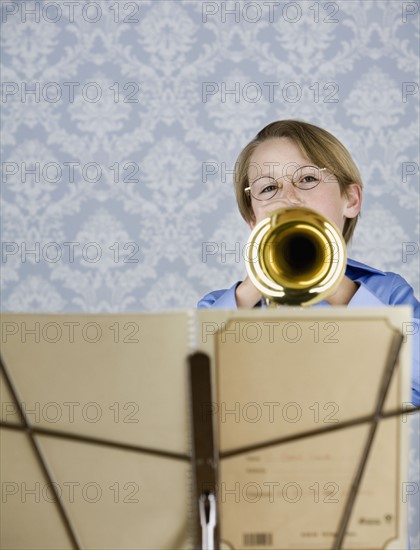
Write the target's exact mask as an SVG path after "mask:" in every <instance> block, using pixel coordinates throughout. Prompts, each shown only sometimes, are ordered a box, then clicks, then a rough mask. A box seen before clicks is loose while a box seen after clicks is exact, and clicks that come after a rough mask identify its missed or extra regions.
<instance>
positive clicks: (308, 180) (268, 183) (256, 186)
mask: <svg viewBox="0 0 420 550" xmlns="http://www.w3.org/2000/svg"><path fill="white" fill-rule="evenodd" d="M324 170H326V168H318V166H309V165H308V166H300V167H299V168H298V169H297V170H295V171H294V172H293V174H292V177H291V178H290V181H291V183H292V185H293V186H294V187H297V188H298V189H302V190H303V191H308V190H309V189H313V188H314V187H316V186H317V185H319V183H320V182H321V180H322V172H323V171H324ZM282 187H283V184H282V183H279V182H278V180H276V179H274V178H272V177H271V176H262V177H260V178H258V179H257V180H255V181H254V182H253V183H252V184H251V185H250V186H249V187H245V189H244V191H245V195H246V196H247V197H250V196H252V197H253V198H254V199H255V200H257V201H268V200H270V199H272V198H273V197H274V196H275V195H276V194H277V191H278V190H279V189H280V188H282Z"/></svg>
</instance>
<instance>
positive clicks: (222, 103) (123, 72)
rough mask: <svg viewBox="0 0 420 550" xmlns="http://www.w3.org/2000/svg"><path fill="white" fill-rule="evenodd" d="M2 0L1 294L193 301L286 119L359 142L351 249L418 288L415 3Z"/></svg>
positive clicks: (240, 241)
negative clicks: (262, 148)
mask: <svg viewBox="0 0 420 550" xmlns="http://www.w3.org/2000/svg"><path fill="white" fill-rule="evenodd" d="M1 9H2V12H1V17H2V60H1V69H2V79H3V83H2V110H3V134H2V138H3V139H2V189H3V192H2V196H3V199H2V231H3V245H2V283H1V284H2V297H3V305H2V307H3V310H7V311H26V312H121V311H160V310H169V309H184V308H189V307H194V306H195V304H196V302H197V300H198V299H199V298H200V297H201V296H202V295H203V294H204V293H206V292H208V291H210V290H212V289H215V288H226V287H227V286H230V285H231V284H232V283H233V282H234V281H236V280H237V279H239V278H242V277H243V275H244V272H245V270H244V264H243V257H242V252H243V246H244V244H245V242H246V239H247V236H248V228H247V226H246V224H245V223H244V222H243V220H242V219H241V218H240V216H239V214H238V213H237V210H236V205H235V201H234V196H233V189H232V169H233V166H234V163H235V160H236V158H237V155H238V154H239V152H240V150H241V149H242V148H243V147H244V146H245V144H246V143H247V142H248V141H249V140H250V139H251V138H252V137H253V136H254V135H255V134H256V133H257V131H259V130H260V129H261V128H262V127H263V126H265V125H266V124H267V123H269V122H271V121H273V120H276V119H283V118H299V119H302V120H306V121H308V122H311V123H314V124H317V125H320V126H322V127H324V128H325V129H327V130H329V131H330V132H332V133H333V134H335V135H336V136H337V137H338V138H339V139H340V140H342V141H343V143H344V144H345V145H346V146H347V147H348V149H349V150H350V152H351V153H352V155H353V156H354V158H355V160H356V162H357V164H358V166H359V168H360V170H361V173H362V177H363V181H364V185H365V192H364V204H363V209H362V217H361V220H360V222H359V226H358V228H357V230H356V233H355V237H354V240H353V244H352V247H351V252H350V255H351V257H353V258H354V259H357V260H360V261H363V262H366V263H368V264H371V265H373V266H375V267H377V268H380V269H383V270H389V271H396V272H398V273H400V274H401V275H402V276H404V277H405V278H406V279H407V280H408V281H409V282H410V283H411V284H412V285H413V286H414V288H415V291H416V294H417V295H418V294H419V242H418V241H419V237H418V235H419V212H420V205H419V187H418V184H419V57H418V53H419V50H418V47H419V3H418V1H400V0H388V1H387V0H372V1H370V0H367V1H362V0H346V1H344V0H343V1H341V0H340V1H335V2H318V1H313V0H308V1H305V0H302V1H296V2H284V1H261V0H258V1H250V2H247V1H241V2H239V1H227V2H222V1H209V2H207V1H196V0H180V1H178V0H175V1H167V0H159V1H151V0H141V1H135V2H134V1H125V0H120V1H118V2H117V1H113V0H109V1H92V2H86V1H85V0H80V1H77V2H76V1H68V2H66V1H60V2H50V1H47V0H45V1H43V2H33V1H3V2H2V3H1ZM416 465H418V449H417V450H415V452H414V455H413V456H412V461H411V469H412V476H411V479H415V480H416V482H417V487H418V483H419V474H418V470H416ZM410 514H411V516H410V525H411V529H412V548H419V547H420V537H419V533H418V530H416V529H415V524H416V515H418V503H417V510H416V509H415V507H412V508H411V512H410Z"/></svg>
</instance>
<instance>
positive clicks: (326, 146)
mask: <svg viewBox="0 0 420 550" xmlns="http://www.w3.org/2000/svg"><path fill="white" fill-rule="evenodd" d="M281 137H286V138H289V139H291V140H292V141H293V142H294V143H295V144H296V145H297V147H299V149H300V151H301V152H302V154H303V155H304V156H305V157H306V158H307V159H308V160H309V161H310V162H312V163H314V164H316V165H317V166H320V167H323V168H324V167H325V168H327V169H328V170H329V171H330V172H332V173H333V174H334V176H335V177H336V178H337V180H338V183H339V186H340V192H341V195H342V196H343V195H344V196H347V188H348V187H349V186H350V185H351V184H353V183H357V184H358V185H360V187H361V188H363V183H362V179H361V176H360V172H359V170H358V168H357V166H356V164H355V162H354V161H353V159H352V157H351V155H350V153H349V152H348V151H347V149H346V148H345V147H344V145H343V144H342V143H341V142H340V141H339V140H338V139H337V138H336V137H334V136H333V135H332V134H330V133H329V132H327V131H326V130H323V129H322V128H319V127H318V126H314V125H313V124H309V123H308V122H302V121H300V120H279V121H276V122H272V123H271V124H268V126H266V127H265V128H263V129H262V130H261V131H260V132H258V134H257V135H256V136H255V138H254V139H252V140H251V141H250V142H249V143H248V145H246V147H245V148H244V149H243V150H242V151H241V153H240V155H239V157H238V159H237V161H236V164H235V174H234V183H235V193H236V201H237V203H238V208H239V211H240V213H241V215H242V217H243V218H244V219H245V221H246V222H247V223H249V222H251V221H253V220H254V219H255V216H254V212H253V210H252V206H251V201H250V200H249V199H248V197H247V196H246V195H245V192H244V189H245V187H248V186H249V181H248V169H249V165H250V159H251V156H252V154H253V152H254V151H255V149H256V148H257V147H258V145H260V144H261V143H263V142H264V141H266V140H268V139H273V138H281ZM358 218H359V214H358V215H357V216H356V217H354V218H347V219H346V221H345V223H344V228H343V237H344V240H345V241H346V243H348V242H349V241H350V239H351V238H352V236H353V233H354V230H355V227H356V224H357V220H358Z"/></svg>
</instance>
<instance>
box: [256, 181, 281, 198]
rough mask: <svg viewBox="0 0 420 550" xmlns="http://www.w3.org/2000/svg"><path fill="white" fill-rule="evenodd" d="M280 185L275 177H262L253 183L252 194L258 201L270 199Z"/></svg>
mask: <svg viewBox="0 0 420 550" xmlns="http://www.w3.org/2000/svg"><path fill="white" fill-rule="evenodd" d="M277 189H278V185H277V183H276V180H275V179H274V178H269V177H262V178H260V179H258V180H256V181H254V183H253V184H252V185H251V195H252V196H253V197H254V199H256V200H257V201H268V200H270V199H272V198H273V197H274V195H275V194H276V193H277Z"/></svg>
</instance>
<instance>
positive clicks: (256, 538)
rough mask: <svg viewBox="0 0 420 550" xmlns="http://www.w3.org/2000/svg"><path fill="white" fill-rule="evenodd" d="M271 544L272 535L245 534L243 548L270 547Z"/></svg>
mask: <svg viewBox="0 0 420 550" xmlns="http://www.w3.org/2000/svg"><path fill="white" fill-rule="evenodd" d="M271 544H273V534H272V533H245V534H244V546H270V545H271Z"/></svg>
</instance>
